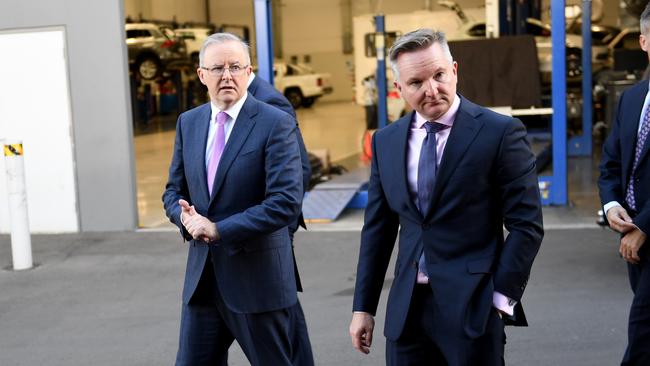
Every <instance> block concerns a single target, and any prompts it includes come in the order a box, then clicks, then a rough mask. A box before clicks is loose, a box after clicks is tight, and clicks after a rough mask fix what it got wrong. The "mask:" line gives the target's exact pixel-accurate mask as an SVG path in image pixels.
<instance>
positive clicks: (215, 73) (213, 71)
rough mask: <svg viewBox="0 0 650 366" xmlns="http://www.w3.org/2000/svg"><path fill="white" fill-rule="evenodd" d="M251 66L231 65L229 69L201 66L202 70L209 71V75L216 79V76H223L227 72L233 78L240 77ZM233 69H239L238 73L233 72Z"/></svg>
mask: <svg viewBox="0 0 650 366" xmlns="http://www.w3.org/2000/svg"><path fill="white" fill-rule="evenodd" d="M249 66H250V65H244V66H240V65H231V66H229V67H225V66H214V67H204V66H200V68H201V69H203V70H205V71H207V72H208V74H210V75H212V76H215V77H216V76H223V74H225V73H226V70H227V71H228V72H229V73H230V75H231V76H239V75H241V73H242V72H243V71H244V70H246V68H247V67H249ZM233 67H236V68H237V69H236V71H233V70H231V69H232V68H233ZM219 70H221V71H219Z"/></svg>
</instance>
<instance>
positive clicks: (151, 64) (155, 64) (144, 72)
mask: <svg viewBox="0 0 650 366" xmlns="http://www.w3.org/2000/svg"><path fill="white" fill-rule="evenodd" d="M135 70H136V72H137V73H138V75H140V77H141V78H142V79H144V80H153V79H155V78H156V77H158V75H160V73H161V70H162V65H161V64H160V60H159V59H157V58H155V57H153V56H145V57H143V58H141V59H140V60H139V61H138V62H137V63H136V66H135Z"/></svg>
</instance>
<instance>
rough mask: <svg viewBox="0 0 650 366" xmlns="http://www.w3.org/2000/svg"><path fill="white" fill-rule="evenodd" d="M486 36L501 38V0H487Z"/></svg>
mask: <svg viewBox="0 0 650 366" xmlns="http://www.w3.org/2000/svg"><path fill="white" fill-rule="evenodd" d="M485 37H487V38H499V0H485Z"/></svg>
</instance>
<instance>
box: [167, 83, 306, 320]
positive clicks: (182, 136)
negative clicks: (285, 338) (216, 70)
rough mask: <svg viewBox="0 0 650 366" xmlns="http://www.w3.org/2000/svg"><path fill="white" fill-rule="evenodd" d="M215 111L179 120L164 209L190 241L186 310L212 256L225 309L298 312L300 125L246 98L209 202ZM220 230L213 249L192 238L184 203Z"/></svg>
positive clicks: (196, 111) (207, 106)
mask: <svg viewBox="0 0 650 366" xmlns="http://www.w3.org/2000/svg"><path fill="white" fill-rule="evenodd" d="M210 114H211V110H210V104H209V103H208V104H204V105H202V106H199V107H197V108H194V109H192V110H190V111H187V112H185V113H183V114H181V115H180V116H179V118H178V122H177V126H176V142H175V146H174V155H173V158H172V163H171V166H170V168H169V181H168V183H167V187H166V190H165V193H164V194H163V202H164V206H165V210H166V213H167V216H168V217H169V219H170V220H171V221H172V222H173V223H174V224H176V225H177V226H178V227H179V228H180V229H181V233H182V234H183V235H184V237H185V238H186V239H188V240H190V241H191V245H190V246H189V254H188V259H187V269H186V272H185V284H184V288H183V301H184V302H185V303H188V302H189V300H190V299H191V297H192V295H193V293H194V291H195V290H196V286H197V284H198V282H199V279H200V277H201V271H202V270H203V267H204V264H205V262H206V258H207V254H208V250H209V251H211V254H212V259H213V264H214V271H215V277H216V281H217V286H218V287H219V291H220V293H221V296H222V298H223V301H224V303H225V304H226V305H227V306H228V307H229V308H230V310H232V311H234V312H239V313H257V312H265V311H271V310H277V309H281V308H286V307H289V306H292V305H293V304H295V302H296V299H297V297H296V281H295V277H294V264H293V255H292V251H291V241H290V239H289V230H288V225H289V224H290V222H291V221H292V220H294V219H295V217H296V216H297V214H298V211H299V210H300V205H301V202H302V195H303V191H302V174H301V167H300V155H299V153H298V144H297V142H296V137H295V134H296V124H295V122H294V120H293V119H292V118H291V117H290V116H289V115H287V114H286V113H284V112H282V111H280V110H278V109H276V108H275V107H271V106H269V105H267V104H265V103H262V102H260V101H258V100H256V99H255V98H254V97H252V96H251V95H250V94H249V95H248V98H247V100H246V101H245V102H244V105H243V107H242V109H241V111H240V113H239V116H238V117H237V120H236V121H235V124H234V126H233V129H232V132H231V134H230V137H229V139H228V142H227V143H226V146H225V149H224V152H223V155H222V157H221V161H220V162H219V167H218V169H217V173H216V177H215V180H214V186H213V190H212V196H210V195H208V187H207V182H206V168H205V151H206V142H207V134H208V128H209V123H210ZM181 198H183V199H185V200H187V201H188V202H190V204H192V205H194V206H195V208H196V211H197V212H198V213H199V214H201V215H203V216H206V217H207V218H208V219H210V220H211V221H213V222H215V223H216V225H217V230H218V231H219V235H220V237H221V238H220V240H218V241H217V242H214V243H210V244H209V245H207V244H205V243H202V242H195V241H194V240H191V237H188V235H187V232H186V231H185V230H184V227H183V225H182V223H181V221H180V212H181V209H180V206H179V205H178V200H179V199H181Z"/></svg>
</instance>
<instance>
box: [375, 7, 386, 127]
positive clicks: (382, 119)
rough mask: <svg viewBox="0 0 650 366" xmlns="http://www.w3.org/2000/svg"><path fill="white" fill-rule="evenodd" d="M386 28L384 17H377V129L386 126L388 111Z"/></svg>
mask: <svg viewBox="0 0 650 366" xmlns="http://www.w3.org/2000/svg"><path fill="white" fill-rule="evenodd" d="M385 31H386V27H385V26H384V16H383V15H381V14H380V15H376V16H375V46H377V73H376V74H377V75H376V78H377V118H378V119H379V121H377V128H378V129H379V128H382V127H385V126H386V121H387V120H388V109H387V106H386V94H387V93H388V91H387V89H386V37H385Z"/></svg>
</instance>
